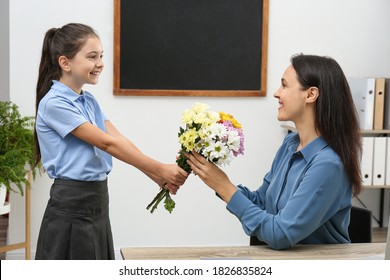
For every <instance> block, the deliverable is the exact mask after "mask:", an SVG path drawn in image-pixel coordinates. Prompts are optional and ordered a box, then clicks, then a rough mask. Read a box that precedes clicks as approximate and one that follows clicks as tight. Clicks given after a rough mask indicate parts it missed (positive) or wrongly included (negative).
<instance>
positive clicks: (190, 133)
mask: <svg viewBox="0 0 390 280" xmlns="http://www.w3.org/2000/svg"><path fill="white" fill-rule="evenodd" d="M198 137H199V135H198V132H197V131H196V129H189V130H187V131H186V132H184V133H183V134H182V135H180V137H179V142H180V144H182V145H183V146H184V147H185V148H186V150H187V151H192V150H193V149H194V148H195V141H196V140H197V139H198Z"/></svg>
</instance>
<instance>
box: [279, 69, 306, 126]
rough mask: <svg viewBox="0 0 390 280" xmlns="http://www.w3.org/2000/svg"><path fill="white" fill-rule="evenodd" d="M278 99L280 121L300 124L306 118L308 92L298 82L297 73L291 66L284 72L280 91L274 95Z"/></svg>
mask: <svg viewBox="0 0 390 280" xmlns="http://www.w3.org/2000/svg"><path fill="white" fill-rule="evenodd" d="M274 97H275V98H277V99H278V102H279V107H278V120H279V121H293V122H295V123H296V122H298V121H299V120H300V118H303V116H304V114H303V113H304V110H305V108H306V104H307V103H306V98H307V90H304V89H303V88H302V86H301V84H300V83H299V82H298V77H297V73H296V72H295V69H294V68H293V67H292V65H290V66H289V67H287V69H286V70H285V71H284V74H283V76H282V79H281V85H280V87H279V89H278V90H277V91H276V92H275V93H274Z"/></svg>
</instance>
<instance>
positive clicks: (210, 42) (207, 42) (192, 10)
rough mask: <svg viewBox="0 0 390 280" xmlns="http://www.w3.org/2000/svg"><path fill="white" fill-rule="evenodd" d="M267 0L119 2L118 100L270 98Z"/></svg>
mask: <svg viewBox="0 0 390 280" xmlns="http://www.w3.org/2000/svg"><path fill="white" fill-rule="evenodd" d="M267 29H268V0H263V1H261V0H115V55H114V68H115V69H114V93H115V94H117V95H203V96H214V95H215V96H264V95H265V92H266V88H265V87H266V69H267V67H266V62H267V44H268V40H267V37H268V36H267V33H268V31H267Z"/></svg>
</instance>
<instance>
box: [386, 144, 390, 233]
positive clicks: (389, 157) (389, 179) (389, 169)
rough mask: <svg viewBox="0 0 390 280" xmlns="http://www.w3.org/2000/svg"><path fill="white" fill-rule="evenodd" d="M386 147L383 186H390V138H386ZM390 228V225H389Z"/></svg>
mask: <svg viewBox="0 0 390 280" xmlns="http://www.w3.org/2000/svg"><path fill="white" fill-rule="evenodd" d="M386 139H387V145H386V175H385V185H386V186H390V137H387V138H386ZM389 226H390V225H389Z"/></svg>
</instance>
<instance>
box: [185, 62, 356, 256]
mask: <svg viewBox="0 0 390 280" xmlns="http://www.w3.org/2000/svg"><path fill="white" fill-rule="evenodd" d="M274 97H275V98H277V99H278V102H279V108H278V120H279V121H292V122H294V124H295V127H296V129H297V132H293V133H290V134H288V135H287V136H286V137H285V139H284V141H283V143H282V145H281V147H280V148H279V150H278V152H277V154H276V156H275V159H274V161H273V163H272V166H271V170H270V171H269V172H268V173H267V174H266V175H265V177H264V180H263V184H262V185H261V186H260V187H259V188H258V189H257V190H256V191H253V192H252V191H250V190H249V189H248V188H246V187H245V186H242V185H239V186H237V187H236V186H235V185H234V184H233V183H232V182H231V181H230V180H229V178H228V176H227V175H226V174H225V173H224V172H223V171H222V170H221V169H219V168H218V167H217V166H215V165H214V164H212V163H210V162H207V161H206V160H205V159H204V158H203V157H202V156H200V155H199V154H196V153H195V152H193V153H192V154H189V155H188V163H189V164H190V166H191V168H192V170H193V171H194V173H195V174H197V175H199V178H201V179H202V180H203V181H204V182H205V183H206V184H207V185H208V186H209V187H210V188H212V189H213V190H215V191H216V193H217V194H218V195H219V196H220V197H221V198H222V199H223V200H224V201H225V202H226V203H227V209H228V210H229V211H230V212H231V213H232V214H234V215H235V216H236V217H237V218H238V219H239V220H240V222H241V223H242V226H243V229H244V231H245V232H246V233H247V234H248V235H256V236H257V238H258V239H259V240H262V241H263V242H265V243H267V244H268V245H270V246H271V247H272V248H274V249H285V248H289V247H291V246H293V245H294V244H297V243H301V244H320V243H348V242H350V240H349V236H348V225H349V219H350V208H351V203H352V195H353V194H355V195H356V194H358V193H359V192H360V190H361V174H360V155H361V138H360V130H359V123H358V117H357V113H356V109H355V107H354V104H353V99H352V96H351V92H350V88H349V86H348V83H347V80H346V78H345V75H344V73H343V71H342V69H341V68H340V66H339V64H338V63H337V62H336V61H335V60H334V59H332V58H329V57H321V56H315V55H303V54H300V55H296V56H293V57H292V58H291V65H290V66H288V67H287V69H286V70H285V72H284V74H283V77H282V79H281V86H280V88H279V89H278V90H277V91H276V92H275V94H274Z"/></svg>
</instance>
